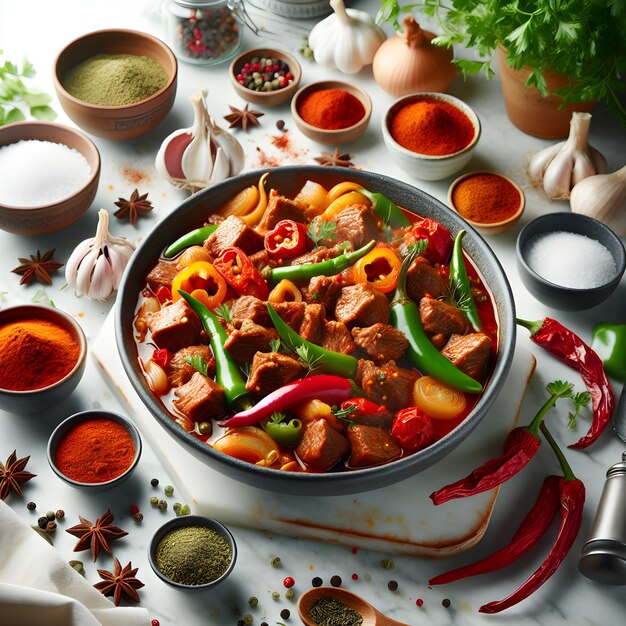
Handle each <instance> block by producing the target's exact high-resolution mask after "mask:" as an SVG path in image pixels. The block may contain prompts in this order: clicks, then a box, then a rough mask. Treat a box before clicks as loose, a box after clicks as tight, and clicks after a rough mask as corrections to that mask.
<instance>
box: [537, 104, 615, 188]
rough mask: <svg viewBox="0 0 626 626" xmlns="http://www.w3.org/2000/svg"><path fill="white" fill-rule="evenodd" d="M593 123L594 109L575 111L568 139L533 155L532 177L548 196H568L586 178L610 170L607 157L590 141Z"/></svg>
mask: <svg viewBox="0 0 626 626" xmlns="http://www.w3.org/2000/svg"><path fill="white" fill-rule="evenodd" d="M590 125H591V114H590V113H578V112H574V113H572V119H571V121H570V127H569V137H568V138H567V141H562V142H561V143H557V144H556V145H554V146H551V147H550V148H546V149H545V150H541V151H540V152H537V154H535V155H534V156H533V157H532V158H531V159H530V163H529V164H528V175H529V177H530V180H531V181H532V182H533V184H535V185H536V186H538V187H539V186H542V187H543V190H544V191H545V192H546V195H547V196H548V198H551V199H552V200H566V199H567V198H569V196H570V191H571V190H572V188H573V187H574V185H576V184H577V183H579V182H580V181H581V180H583V178H587V176H593V175H594V174H605V173H606V172H607V165H606V159H605V158H604V157H603V156H602V155H601V154H600V153H599V152H598V151H597V150H596V149H595V148H593V147H592V146H590V145H589V143H588V141H587V139H588V137H589V126H590Z"/></svg>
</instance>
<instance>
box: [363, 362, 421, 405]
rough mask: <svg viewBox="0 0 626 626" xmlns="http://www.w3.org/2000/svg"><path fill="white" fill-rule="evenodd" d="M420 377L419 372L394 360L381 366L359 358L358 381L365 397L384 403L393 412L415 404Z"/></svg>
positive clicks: (377, 402)
mask: <svg viewBox="0 0 626 626" xmlns="http://www.w3.org/2000/svg"><path fill="white" fill-rule="evenodd" d="M418 378H419V375H418V373H417V372H414V371H411V370H406V369H404V368H402V367H398V366H397V365H396V364H395V363H394V362H393V361H389V362H388V363H385V365H382V366H380V367H379V366H377V365H375V364H374V363H372V361H366V360H364V359H361V360H359V370H358V372H357V383H358V384H359V385H360V386H361V387H362V388H363V391H365V397H366V398H367V399H368V400H371V401H372V402H376V404H384V405H385V406H386V407H387V408H388V409H389V410H390V411H391V412H392V413H397V412H398V411H399V410H400V409H403V408H405V407H407V406H409V405H412V404H413V387H414V386H415V381H416V380H417V379H418Z"/></svg>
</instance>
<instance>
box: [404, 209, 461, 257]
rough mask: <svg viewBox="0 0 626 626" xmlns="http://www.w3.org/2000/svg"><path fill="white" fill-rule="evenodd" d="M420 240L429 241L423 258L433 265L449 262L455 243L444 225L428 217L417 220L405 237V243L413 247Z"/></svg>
mask: <svg viewBox="0 0 626 626" xmlns="http://www.w3.org/2000/svg"><path fill="white" fill-rule="evenodd" d="M420 239H426V240H427V241H428V247H427V248H426V250H425V251H424V254H423V255H422V256H424V257H425V258H426V259H428V260H429V261H431V262H432V263H447V262H448V259H449V258H450V254H452V247H453V245H454V242H453V240H452V235H450V231H449V230H448V229H447V228H446V227H445V226H444V225H443V224H440V223H439V222H437V221H436V220H431V219H430V218H428V217H419V218H417V220H416V221H415V222H414V223H413V226H411V228H410V229H409V231H408V232H407V233H406V234H405V235H404V242H405V243H406V244H407V245H411V244H413V243H416V242H417V241H419V240H420Z"/></svg>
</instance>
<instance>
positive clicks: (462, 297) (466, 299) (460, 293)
mask: <svg viewBox="0 0 626 626" xmlns="http://www.w3.org/2000/svg"><path fill="white" fill-rule="evenodd" d="M463 237H465V231H464V230H460V231H459V233H458V235H457V236H456V237H455V238H454V247H453V248H452V257H451V258H450V289H451V291H452V295H453V297H454V299H455V301H456V304H457V306H458V307H459V309H461V311H463V313H465V316H466V317H467V319H468V320H469V322H470V324H471V325H472V327H473V328H474V330H475V331H476V332H479V331H480V329H481V321H480V315H478V309H477V308H476V302H475V300H474V296H473V295H472V286H471V285H470V282H469V278H468V276H467V270H466V269H465V260H464V258H463Z"/></svg>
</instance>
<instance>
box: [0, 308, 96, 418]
mask: <svg viewBox="0 0 626 626" xmlns="http://www.w3.org/2000/svg"><path fill="white" fill-rule="evenodd" d="M86 355H87V340H86V339H85V333H84V332H83V330H82V328H81V327H80V325H79V324H78V322H77V321H76V320H75V319H74V318H72V317H71V316H70V315H68V314H67V313H64V312H63V311H61V310H59V309H56V308H53V307H49V306H42V305H36V304H25V305H18V306H14V307H9V308H7V309H3V310H2V311H0V408H2V409H4V410H6V411H11V412H14V413H34V412H37V411H40V410H42V409H44V408H47V407H50V406H52V405H54V404H56V403H58V402H60V401H61V400H63V399H65V398H66V397H67V396H69V395H70V394H71V393H72V391H73V390H74V389H75V387H76V385H78V383H79V381H80V379H81V378H82V375H83V372H84V371H85V357H86Z"/></svg>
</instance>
